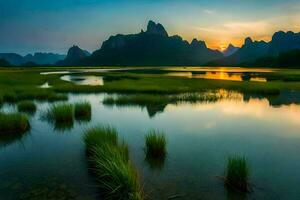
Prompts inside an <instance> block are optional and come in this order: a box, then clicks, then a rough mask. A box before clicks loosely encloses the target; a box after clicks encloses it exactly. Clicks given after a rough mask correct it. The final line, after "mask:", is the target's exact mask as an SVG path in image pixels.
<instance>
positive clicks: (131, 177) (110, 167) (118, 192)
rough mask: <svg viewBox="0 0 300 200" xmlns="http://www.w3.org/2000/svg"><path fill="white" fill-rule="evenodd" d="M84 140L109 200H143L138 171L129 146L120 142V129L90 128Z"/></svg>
mask: <svg viewBox="0 0 300 200" xmlns="http://www.w3.org/2000/svg"><path fill="white" fill-rule="evenodd" d="M84 141H85V145H86V149H87V151H88V152H89V154H88V155H89V160H90V161H91V164H92V165H93V170H94V172H95V174H96V175H97V180H98V182H99V187H100V188H101V189H102V190H103V191H104V195H105V199H123V200H142V199H143V195H142V189H141V186H140V184H139V179H138V174H137V171H136V169H135V168H134V166H133V165H132V164H131V162H130V160H129V156H128V147H127V145H126V144H124V143H118V134H117V131H116V129H114V128H113V127H110V126H100V127H96V128H93V129H90V130H88V131H87V132H86V133H85V137H84Z"/></svg>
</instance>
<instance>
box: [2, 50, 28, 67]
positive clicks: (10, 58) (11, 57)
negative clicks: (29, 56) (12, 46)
mask: <svg viewBox="0 0 300 200" xmlns="http://www.w3.org/2000/svg"><path fill="white" fill-rule="evenodd" d="M0 59H4V60H6V61H7V62H9V63H10V64H12V65H21V64H23V63H24V58H23V57H22V56H21V55H19V54H16V53H0Z"/></svg>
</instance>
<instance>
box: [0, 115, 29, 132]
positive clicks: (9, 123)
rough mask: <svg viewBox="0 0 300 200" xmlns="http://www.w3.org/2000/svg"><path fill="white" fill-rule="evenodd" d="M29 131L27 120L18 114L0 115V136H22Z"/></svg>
mask: <svg viewBox="0 0 300 200" xmlns="http://www.w3.org/2000/svg"><path fill="white" fill-rule="evenodd" d="M29 129H30V124H29V121H28V118H27V117H26V116H25V115H22V114H19V113H10V114H6V113H0V135H2V134H22V133H25V132H26V131H28V130H29Z"/></svg>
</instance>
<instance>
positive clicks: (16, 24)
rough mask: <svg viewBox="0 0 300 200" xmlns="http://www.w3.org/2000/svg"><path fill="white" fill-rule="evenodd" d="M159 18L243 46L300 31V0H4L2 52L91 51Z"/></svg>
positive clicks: (181, 30)
mask: <svg viewBox="0 0 300 200" xmlns="http://www.w3.org/2000/svg"><path fill="white" fill-rule="evenodd" d="M149 20H154V21H156V22H159V23H161V24H163V25H164V27H165V28H166V30H167V31H168V33H169V35H180V36H182V37H183V39H185V40H187V41H191V40H192V39H193V38H196V39H198V40H204V41H206V44H207V46H208V47H209V48H212V49H219V50H222V49H224V48H225V47H226V46H227V45H228V44H229V43H232V44H233V45H236V46H241V45H242V44H243V43H244V39H245V38H246V37H248V36H250V37H251V38H253V39H254V40H265V41H269V40H270V39H271V37H272V34H273V33H274V32H276V31H279V30H283V31H294V32H299V31H300V1H299V0H285V1H283V0H226V1H224V0H209V1H207V0H205V1H204V0H127V1H125V0H0V52H2V53H4V52H15V53H20V54H22V55H25V54H27V53H34V52H55V53H66V52H67V50H68V48H69V47H71V46H72V45H74V44H75V45H79V46H80V47H81V48H83V49H86V50H88V51H91V52H92V51H94V50H96V49H99V48H100V47H101V44H102V42H103V41H105V40H106V39H108V37H109V36H111V35H115V34H118V33H123V34H130V33H138V32H140V31H141V29H146V26H147V22H148V21H149Z"/></svg>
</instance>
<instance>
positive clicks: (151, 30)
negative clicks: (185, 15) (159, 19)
mask: <svg viewBox="0 0 300 200" xmlns="http://www.w3.org/2000/svg"><path fill="white" fill-rule="evenodd" d="M146 33H148V34H153V35H160V36H165V37H168V36H169V35H168V33H167V31H166V30H165V28H164V27H163V25H161V24H160V23H158V24H156V23H155V22H153V21H151V20H150V21H149V22H148V26H147V31H146Z"/></svg>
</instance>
